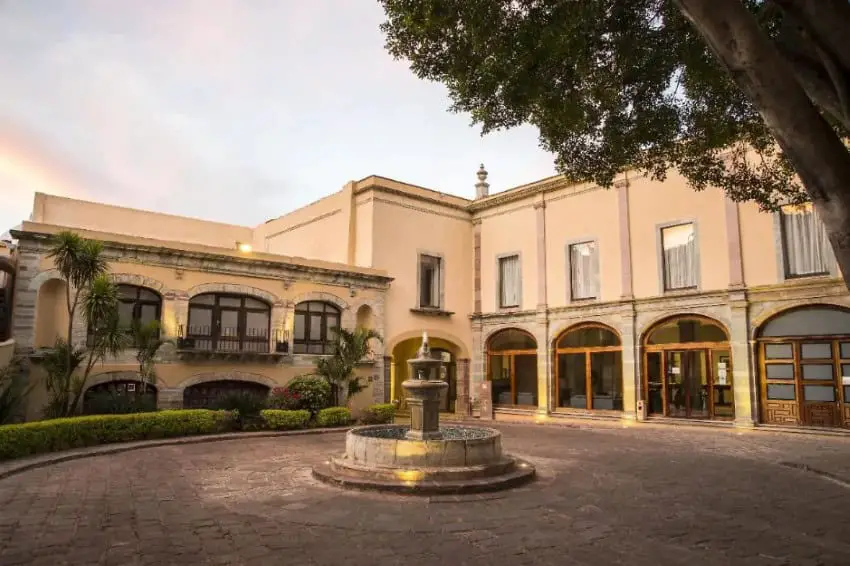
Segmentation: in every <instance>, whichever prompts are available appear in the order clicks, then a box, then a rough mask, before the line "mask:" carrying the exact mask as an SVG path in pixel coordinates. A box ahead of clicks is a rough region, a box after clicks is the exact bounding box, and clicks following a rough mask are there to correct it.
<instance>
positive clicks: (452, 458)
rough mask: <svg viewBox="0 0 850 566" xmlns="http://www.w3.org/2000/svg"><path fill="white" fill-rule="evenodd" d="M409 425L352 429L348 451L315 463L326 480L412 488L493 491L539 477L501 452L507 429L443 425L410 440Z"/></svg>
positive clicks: (315, 470)
mask: <svg viewBox="0 0 850 566" xmlns="http://www.w3.org/2000/svg"><path fill="white" fill-rule="evenodd" d="M409 430H410V427H408V426H404V425H375V426H365V427H357V428H354V429H351V430H350V431H348V433H347V434H346V438H345V454H343V455H342V456H340V457H337V458H331V459H330V460H329V461H327V462H326V463H325V464H323V465H319V466H316V467H314V468H313V475H314V476H315V477H316V478H318V479H319V480H322V481H324V482H326V483H331V484H335V485H340V486H344V487H353V488H358V489H378V490H382V491H395V492H401V493H413V494H435V493H468V492H477V491H492V490H497V489H505V488H508V487H514V486H516V485H520V484H522V483H524V482H526V481H529V480H531V479H532V478H533V477H534V467H533V466H531V465H530V464H528V463H526V462H522V461H520V460H518V459H516V458H512V457H509V456H506V455H503V454H502V443H501V440H502V434H501V433H500V432H499V431H498V430H495V429H491V428H484V427H473V426H443V427H440V429H439V432H440V438H439V439H432V440H411V439H409V438H408V432H409Z"/></svg>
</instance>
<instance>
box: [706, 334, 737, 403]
mask: <svg viewBox="0 0 850 566" xmlns="http://www.w3.org/2000/svg"><path fill="white" fill-rule="evenodd" d="M711 378H712V384H711V409H712V412H713V414H714V416H715V417H717V418H721V419H733V418H735V393H734V387H733V386H734V383H733V381H732V356H731V355H730V352H729V350H726V349H724V350H712V351H711Z"/></svg>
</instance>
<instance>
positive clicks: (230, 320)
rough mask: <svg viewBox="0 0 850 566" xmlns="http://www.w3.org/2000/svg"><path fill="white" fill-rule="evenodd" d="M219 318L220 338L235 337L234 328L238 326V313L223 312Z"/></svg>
mask: <svg viewBox="0 0 850 566" xmlns="http://www.w3.org/2000/svg"><path fill="white" fill-rule="evenodd" d="M220 316H221V319H220V320H221V334H222V336H236V328H237V327H238V326H239V311H231V310H223V311H220Z"/></svg>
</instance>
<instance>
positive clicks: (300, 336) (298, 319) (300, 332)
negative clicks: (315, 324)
mask: <svg viewBox="0 0 850 566" xmlns="http://www.w3.org/2000/svg"><path fill="white" fill-rule="evenodd" d="M306 337H307V316H306V315H304V314H301V313H295V339H296V340H304V339H305V338H306Z"/></svg>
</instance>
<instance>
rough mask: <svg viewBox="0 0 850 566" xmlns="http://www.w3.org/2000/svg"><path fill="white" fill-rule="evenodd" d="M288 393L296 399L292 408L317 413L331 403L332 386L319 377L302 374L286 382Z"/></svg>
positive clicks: (312, 413)
mask: <svg viewBox="0 0 850 566" xmlns="http://www.w3.org/2000/svg"><path fill="white" fill-rule="evenodd" d="M285 389H286V390H287V391H288V392H289V393H288V395H289V396H290V397H293V398H294V399H295V401H294V403H293V405H292V406H291V408H295V409H299V410H305V411H310V414H311V415H316V414H318V413H319V411H321V410H322V409H324V408H326V407H328V406H329V405H330V404H331V386H330V385H329V384H328V382H327V381H325V380H323V379H319V378H317V377H310V376H307V375H302V376H299V377H296V378H294V379H293V380H292V381H290V382H289V383H287V384H286V387H285Z"/></svg>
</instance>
